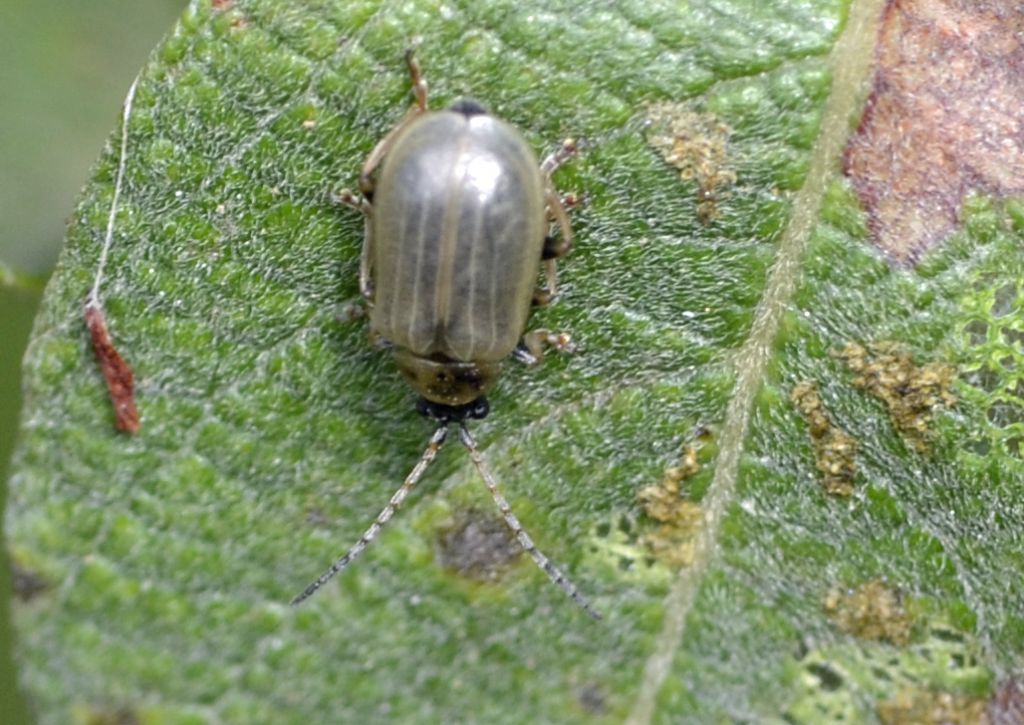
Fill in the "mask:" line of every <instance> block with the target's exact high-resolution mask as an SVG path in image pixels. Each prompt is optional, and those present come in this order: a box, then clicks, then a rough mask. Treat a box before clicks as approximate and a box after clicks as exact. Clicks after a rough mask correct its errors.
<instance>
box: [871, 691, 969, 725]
mask: <svg viewBox="0 0 1024 725" xmlns="http://www.w3.org/2000/svg"><path fill="white" fill-rule="evenodd" d="M878 719H879V720H881V721H882V722H883V723H885V725H986V724H987V723H988V722H989V721H988V718H987V717H986V715H985V700H982V699H979V698H976V697H969V696H967V695H954V694H953V693H950V692H938V691H935V690H928V689H925V688H922V687H908V688H906V689H904V690H902V691H900V692H898V693H897V694H896V695H895V696H893V697H890V698H889V699H888V700H883V701H882V702H880V703H878Z"/></svg>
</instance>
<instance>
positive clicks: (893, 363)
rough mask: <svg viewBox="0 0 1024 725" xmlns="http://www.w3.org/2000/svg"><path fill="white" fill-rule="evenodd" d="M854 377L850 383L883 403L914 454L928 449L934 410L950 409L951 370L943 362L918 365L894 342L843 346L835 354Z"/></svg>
mask: <svg viewBox="0 0 1024 725" xmlns="http://www.w3.org/2000/svg"><path fill="white" fill-rule="evenodd" d="M835 355H836V356H837V357H839V358H840V359H842V360H844V361H845V362H846V365H847V367H849V368H850V370H852V371H853V372H854V373H856V377H855V378H854V379H853V384H854V385H856V386H857V387H858V388H860V389H862V390H867V391H868V392H869V393H871V394H872V395H874V396H875V397H876V398H878V399H879V400H881V401H882V402H883V403H885V406H886V408H888V410H889V418H890V419H891V420H892V422H893V425H894V426H896V429H897V430H898V431H899V432H900V433H901V434H902V435H903V437H904V438H905V439H906V440H907V442H908V443H910V444H911V445H912V446H913V447H914V448H915V449H916V450H917V451H918V452H920V453H925V452H927V451H928V450H929V448H930V446H931V441H932V438H933V436H934V432H933V431H932V429H931V423H932V419H933V417H934V415H935V410H936V409H938V408H940V407H952V406H953V405H955V404H956V397H955V396H954V395H953V393H952V392H951V391H950V387H951V386H952V384H953V375H954V373H955V369H954V368H953V366H952V365H950V364H948V363H943V362H933V363H928V364H927V365H921V366H918V365H917V364H916V363H915V362H914V358H913V356H911V354H910V351H909V350H908V349H907V348H906V347H905V346H903V345H901V344H900V343H897V342H888V341H883V342H875V343H871V344H869V345H868V346H867V347H866V348H865V347H864V346H862V345H858V344H857V343H855V342H850V343H847V345H846V347H844V348H843V349H842V350H841V351H839V352H837V353H835Z"/></svg>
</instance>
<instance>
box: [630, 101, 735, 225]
mask: <svg viewBox="0 0 1024 725" xmlns="http://www.w3.org/2000/svg"><path fill="white" fill-rule="evenodd" d="M647 122H648V124H649V131H648V134H647V140H648V142H649V143H650V144H651V145H652V146H653V147H654V148H656V149H657V150H658V151H659V152H660V153H661V155H662V158H664V159H665V161H666V162H668V163H669V164H671V165H672V166H674V167H676V168H677V169H678V170H679V176H680V178H682V179H686V180H689V179H694V180H695V181H696V182H697V218H698V219H699V220H700V222H701V223H702V224H708V223H710V222H712V221H713V220H714V219H715V218H717V217H718V207H717V200H718V197H719V196H720V194H721V190H722V189H724V188H725V187H727V186H731V185H732V184H734V183H736V172H735V171H733V170H732V169H729V168H728V167H727V165H726V155H727V151H728V146H729V136H730V135H731V134H732V129H731V128H729V126H728V125H726V124H725V123H723V122H722V121H720V120H719V119H718V118H717V117H716V116H715V115H714V114H711V113H698V112H696V111H695V110H693V109H692V108H691V107H690V106H688V105H687V104H684V103H655V104H652V105H651V106H650V107H649V108H648V109H647Z"/></svg>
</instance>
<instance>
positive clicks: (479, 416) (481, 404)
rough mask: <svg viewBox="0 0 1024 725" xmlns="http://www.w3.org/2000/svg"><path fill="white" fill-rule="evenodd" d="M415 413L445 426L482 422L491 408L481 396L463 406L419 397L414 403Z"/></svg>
mask: <svg viewBox="0 0 1024 725" xmlns="http://www.w3.org/2000/svg"><path fill="white" fill-rule="evenodd" d="M416 412H417V413H419V414H420V415H422V416H423V417H424V418H430V419H431V420H436V421H437V422H438V423H441V424H444V425H447V424H448V423H461V422H462V421H464V420H483V419H484V418H486V417H487V414H488V413H490V412H491V406H490V403H488V402H487V398H486V397H485V396H483V395H481V396H480V397H479V398H477V399H476V400H473V401H471V402H469V403H466V404H465V405H445V404H444V403H435V402H434V401H432V400H427V399H426V398H424V397H422V396H420V399H419V400H417V401H416Z"/></svg>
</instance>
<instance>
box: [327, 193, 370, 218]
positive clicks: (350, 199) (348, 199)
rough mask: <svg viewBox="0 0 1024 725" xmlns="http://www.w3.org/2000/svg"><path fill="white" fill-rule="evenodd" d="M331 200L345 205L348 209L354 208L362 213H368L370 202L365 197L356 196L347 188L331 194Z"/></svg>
mask: <svg viewBox="0 0 1024 725" xmlns="http://www.w3.org/2000/svg"><path fill="white" fill-rule="evenodd" d="M331 201H333V202H334V203H335V204H341V205H343V206H347V207H349V208H350V209H355V210H356V211H360V212H362V213H363V214H369V213H370V202H369V201H368V200H367V198H366V197H361V196H356V195H355V194H353V193H352V192H351V191H349V190H348V189H342V190H341V191H339V192H338V193H337V194H332V195H331Z"/></svg>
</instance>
